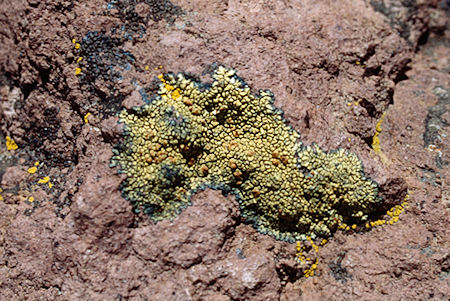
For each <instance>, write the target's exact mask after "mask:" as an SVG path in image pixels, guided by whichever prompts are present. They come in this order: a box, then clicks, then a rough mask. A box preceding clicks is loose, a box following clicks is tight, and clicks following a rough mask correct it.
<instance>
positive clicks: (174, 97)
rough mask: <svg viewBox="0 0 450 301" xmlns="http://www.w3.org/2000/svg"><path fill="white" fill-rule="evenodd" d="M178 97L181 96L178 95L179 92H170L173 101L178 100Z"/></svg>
mask: <svg viewBox="0 0 450 301" xmlns="http://www.w3.org/2000/svg"><path fill="white" fill-rule="evenodd" d="M180 96H181V95H180V92H179V91H178V89H177V90H175V91H173V92H172V98H173V99H178V98H180Z"/></svg>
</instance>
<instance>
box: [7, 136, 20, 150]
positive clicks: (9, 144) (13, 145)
mask: <svg viewBox="0 0 450 301" xmlns="http://www.w3.org/2000/svg"><path fill="white" fill-rule="evenodd" d="M18 148H19V147H18V146H17V143H16V142H15V141H14V140H13V139H12V138H11V137H9V136H6V149H7V150H16V149H18Z"/></svg>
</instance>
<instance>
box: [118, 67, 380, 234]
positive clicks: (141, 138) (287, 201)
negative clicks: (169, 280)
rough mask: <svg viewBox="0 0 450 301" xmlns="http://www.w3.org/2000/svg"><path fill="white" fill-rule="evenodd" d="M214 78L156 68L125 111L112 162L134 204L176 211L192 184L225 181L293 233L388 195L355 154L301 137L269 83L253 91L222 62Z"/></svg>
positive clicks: (262, 221) (280, 230)
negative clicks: (154, 87)
mask: <svg viewBox="0 0 450 301" xmlns="http://www.w3.org/2000/svg"><path fill="white" fill-rule="evenodd" d="M213 79H214V81H213V82H212V84H209V85H205V84H201V83H198V82H196V81H194V80H192V79H190V78H189V77H187V76H185V75H184V74H182V73H180V74H177V75H174V74H167V75H164V76H160V80H161V85H160V88H159V91H158V95H156V96H154V97H153V98H152V99H151V101H149V102H148V104H146V105H144V106H142V107H137V108H133V109H131V110H123V111H122V112H121V113H120V122H122V123H124V126H125V130H124V140H123V142H122V143H120V144H119V145H117V146H116V147H115V148H114V156H113V158H112V166H116V165H117V166H119V167H120V171H121V172H123V173H125V174H126V175H127V178H126V180H125V181H124V182H123V183H122V192H123V194H124V196H125V197H126V198H127V199H129V200H130V201H131V202H132V204H133V205H134V208H135V210H136V211H141V210H143V211H144V212H145V213H147V214H149V215H150V216H151V218H152V219H153V220H154V221H159V220H161V219H165V218H174V217H175V216H176V215H177V214H178V213H180V212H181V210H182V209H183V208H185V207H186V206H188V205H189V204H190V197H191V196H192V194H194V193H195V192H196V191H198V190H201V189H205V188H206V187H209V188H213V189H220V190H222V191H224V192H225V193H232V194H234V195H235V196H236V199H237V201H238V202H239V205H240V209H241V213H242V215H243V217H244V218H245V220H246V221H248V222H250V223H252V224H253V225H254V226H255V227H256V228H257V229H258V230H259V231H260V232H262V233H265V234H269V235H272V236H273V237H275V238H276V239H280V240H286V241H289V242H294V241H295V240H305V239H306V237H307V236H310V237H312V238H315V237H329V236H330V235H332V233H333V232H334V231H335V230H336V229H337V228H338V226H339V225H340V224H345V223H346V224H350V223H351V224H355V223H363V222H364V221H365V220H366V219H367V217H368V214H370V212H371V211H373V210H374V208H375V207H376V205H377V204H379V203H380V202H381V201H382V200H381V199H380V198H379V197H378V196H377V190H378V189H377V184H376V183H375V182H373V181H372V180H371V179H369V178H367V177H365V175H364V172H363V167H362V165H361V162H360V161H359V159H358V158H357V157H356V155H354V154H352V153H349V152H347V151H346V150H343V149H339V150H336V151H331V152H328V153H327V152H324V151H322V150H321V149H320V148H319V147H318V146H317V145H312V146H308V147H305V146H302V144H301V142H300V141H299V138H300V135H299V133H298V132H296V131H295V130H294V129H293V128H292V127H290V126H289V125H288V124H287V122H286V120H285V119H284V118H283V113H282V111H281V110H279V109H277V108H276V107H275V106H274V104H273V102H274V98H273V95H272V93H271V92H270V91H259V94H258V95H253V94H252V93H251V91H250V88H249V87H248V86H247V85H246V84H245V83H244V82H243V81H242V79H240V78H239V77H238V76H236V74H235V71H234V70H232V69H227V68H224V67H218V68H216V70H215V71H214V74H213Z"/></svg>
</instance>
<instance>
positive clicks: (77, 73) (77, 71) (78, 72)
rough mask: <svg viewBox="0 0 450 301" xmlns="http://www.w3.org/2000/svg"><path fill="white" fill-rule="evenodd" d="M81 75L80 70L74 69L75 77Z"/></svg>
mask: <svg viewBox="0 0 450 301" xmlns="http://www.w3.org/2000/svg"><path fill="white" fill-rule="evenodd" d="M80 73H81V68H79V67H77V68H75V75H80Z"/></svg>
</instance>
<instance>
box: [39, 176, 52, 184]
mask: <svg viewBox="0 0 450 301" xmlns="http://www.w3.org/2000/svg"><path fill="white" fill-rule="evenodd" d="M49 181H50V177H49V176H46V177H44V178H42V179H39V181H38V184H45V183H48V182H49Z"/></svg>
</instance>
